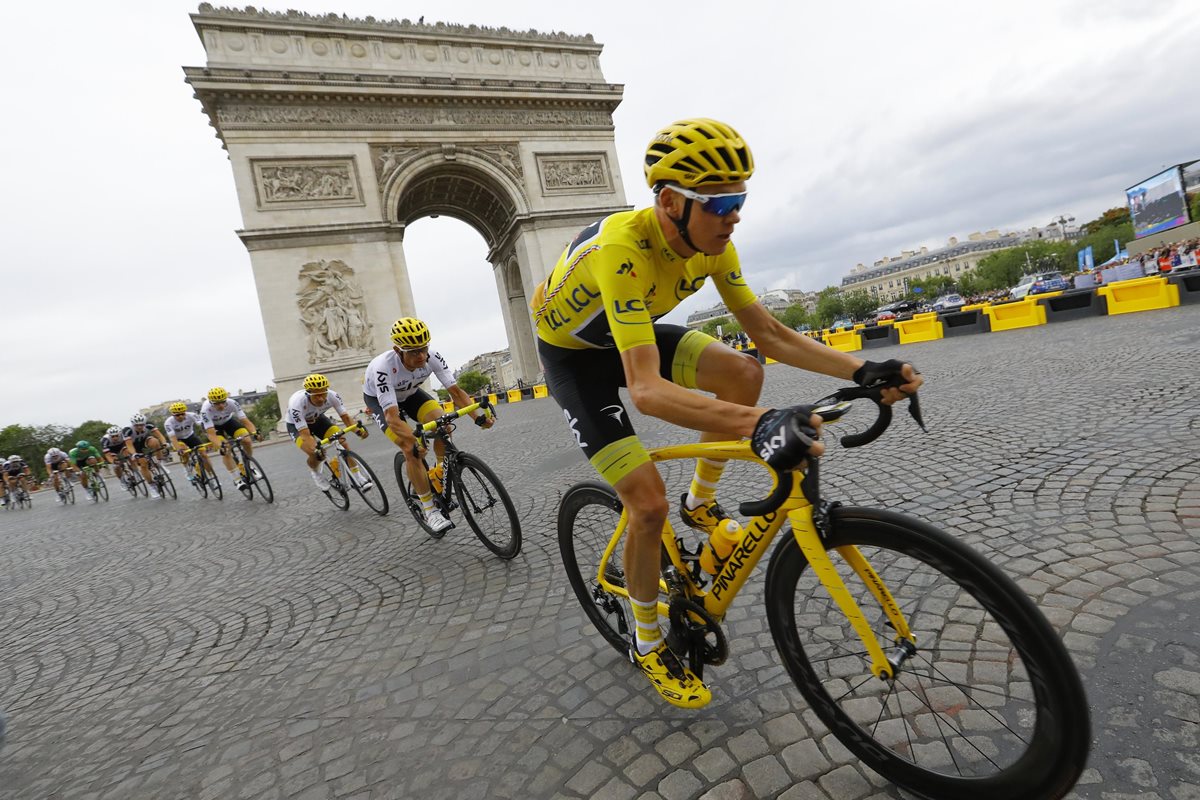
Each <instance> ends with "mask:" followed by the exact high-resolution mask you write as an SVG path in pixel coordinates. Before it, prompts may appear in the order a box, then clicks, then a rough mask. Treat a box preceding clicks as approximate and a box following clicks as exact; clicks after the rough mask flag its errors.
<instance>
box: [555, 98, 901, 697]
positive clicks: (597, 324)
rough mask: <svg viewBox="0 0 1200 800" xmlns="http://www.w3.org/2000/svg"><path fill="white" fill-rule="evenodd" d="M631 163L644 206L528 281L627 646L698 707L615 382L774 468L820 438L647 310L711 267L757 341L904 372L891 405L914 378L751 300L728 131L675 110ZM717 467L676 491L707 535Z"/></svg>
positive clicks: (857, 373)
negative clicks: (621, 592)
mask: <svg viewBox="0 0 1200 800" xmlns="http://www.w3.org/2000/svg"><path fill="white" fill-rule="evenodd" d="M644 170H645V175H646V181H647V183H648V184H649V186H650V188H651V189H652V190H653V191H654V195H655V202H654V205H653V206H651V207H649V208H644V209H641V210H638V211H625V212H620V213H617V214H613V215H611V216H609V217H606V218H605V219H602V220H600V221H598V222H596V223H593V224H592V225H590V226H588V227H587V228H586V229H584V230H583V231H582V232H581V233H580V234H579V235H578V236H577V237H576V238H575V240H574V241H572V242H571V243H570V244H569V245H568V246H567V248H566V250H565V251H564V252H563V254H562V256H561V257H560V258H559V260H558V263H557V264H556V265H555V267H554V269H553V270H552V271H551V274H550V276H549V277H548V278H547V280H546V281H545V283H544V284H542V285H541V286H540V287H539V288H538V290H537V292H536V293H535V296H534V301H533V312H534V320H535V322H536V324H537V332H538V354H539V355H540V357H541V362H542V367H543V369H544V371H545V375H546V383H547V386H548V387H549V389H550V393H551V394H552V395H553V397H554V398H555V400H556V401H557V402H558V404H559V405H560V406H561V407H562V409H563V414H564V416H565V417H566V420H567V424H568V426H569V427H570V429H571V432H572V434H573V435H574V437H575V442H576V444H578V445H579V446H580V448H581V449H582V450H583V451H584V454H585V455H586V456H587V457H588V459H589V460H590V461H591V463H592V465H593V466H594V467H595V468H596V469H597V471H599V472H600V474H601V475H602V476H603V477H604V478H605V480H607V481H608V482H609V483H611V484H612V485H613V488H614V489H616V491H617V494H618V496H619V497H620V498H621V502H622V503H623V504H624V506H625V508H626V509H627V510H628V512H629V523H628V535H627V537H626V545H625V553H624V567H625V580H626V586H627V588H628V590H629V595H630V606H631V608H632V611H633V617H634V621H635V623H636V624H635V626H634V628H635V635H634V637H633V641H631V643H630V659H631V660H632V661H633V662H634V663H635V664H637V665H638V666H639V667H640V669H641V670H642V672H643V673H644V674H645V675H646V676H647V677H648V678H649V679H650V681H651V683H652V684H653V685H654V687H655V688H656V689H657V690H658V692H659V694H660V695H662V697H663V698H664V699H665V700H667V701H668V702H669V703H672V704H673V705H677V706H681V707H684V708H699V707H701V706H704V705H705V704H707V703H708V702H709V700H710V699H711V697H712V694H711V692H710V691H709V689H708V687H707V686H705V685H704V684H703V682H702V681H700V679H699V678H697V677H696V675H695V674H693V673H692V672H691V670H689V669H687V668H686V667H684V666H683V664H682V663H681V662H680V661H679V659H678V658H677V657H676V656H675V655H674V654H673V653H672V652H671V651H670V648H669V647H668V646H667V644H666V642H665V641H664V640H663V637H662V632H661V630H660V629H659V627H658V617H657V600H658V570H659V536H660V534H661V532H662V529H663V524H664V522H665V521H666V517H667V514H668V512H669V506H668V503H667V498H666V487H665V485H664V484H663V481H662V478H661V476H660V475H659V474H658V470H657V469H656V468H655V467H654V465H653V464H651V462H650V458H649V456H648V454H647V453H646V449H645V447H643V446H642V444H641V442H639V441H638V439H637V436H636V435H635V433H634V431H633V426H632V425H631V424H630V422H629V417H628V413H627V412H626V409H625V406H624V404H623V403H622V402H621V399H620V396H619V395H618V393H617V389H618V387H620V386H625V387H628V389H629V395H630V398H631V399H632V400H633V403H634V405H635V406H636V407H637V409H638V410H639V411H641V412H642V413H644V414H648V415H650V416H655V417H658V418H660V419H663V420H666V421H667V422H671V423H674V424H676V425H682V426H684V427H688V428H693V429H695V430H697V431H701V432H702V433H701V436H700V439H701V441H724V440H728V439H731V438H740V437H746V436H749V437H751V441H752V444H753V446H754V448H755V451H756V452H757V453H759V455H761V456H762V457H763V458H764V460H766V461H767V463H768V464H770V465H771V466H774V467H776V468H790V467H793V466H795V465H796V464H798V463H800V461H801V460H802V459H803V458H804V456H805V455H806V454H808V453H811V454H813V455H820V454H821V453H822V452H823V446H822V445H821V443H820V442H819V441H817V440H818V438H819V434H820V418H819V417H817V416H815V415H813V414H812V408H811V407H809V406H795V407H792V408H788V409H764V408H759V407H757V406H756V404H757V402H758V397H759V393H760V391H761V389H762V383H763V370H762V367H761V366H760V364H759V363H758V361H757V360H756V359H754V358H752V357H749V356H747V355H746V354H744V353H739V352H737V351H735V350H733V349H732V348H730V347H728V346H726V345H724V344H721V343H720V342H718V341H717V340H715V339H713V338H712V337H711V336H708V335H707V334H705V333H702V332H700V331H696V330H688V329H686V328H683V327H680V326H677V325H666V324H662V323H658V322H656V320H657V319H658V318H659V317H661V316H662V315H664V314H666V313H667V312H668V311H670V310H671V309H672V308H674V307H675V306H677V305H678V304H679V303H680V302H682V301H683V300H685V299H686V298H687V297H689V296H690V295H692V294H694V293H695V292H696V291H698V290H699V289H700V287H701V286H703V285H704V282H705V281H706V280H708V279H709V278H711V279H712V280H714V281H715V282H716V286H717V291H718V292H719V293H720V295H721V298H722V300H724V301H725V304H726V306H728V308H729V310H730V311H731V312H732V313H733V315H734V317H736V318H737V320H738V322H739V323H740V324H741V326H742V328H743V329H744V330H745V331H746V333H747V335H749V336H750V338H751V339H753V340H754V343H755V344H756V345H757V346H758V349H759V351H760V352H762V353H763V354H764V355H767V356H770V357H771V358H774V359H776V360H777V361H781V362H783V363H785V364H790V365H792V366H795V367H799V368H801V369H807V370H811V371H813V372H820V373H823V374H825V375H831V376H833V377H837V378H842V379H846V380H854V381H856V382H858V383H861V384H863V385H869V384H873V383H876V382H879V381H882V380H889V379H893V378H897V377H898V378H900V379H901V380H902V382H903V383H902V385H901V386H900V387H899V388H898V389H888V390H886V391H885V397H884V399H885V402H889V403H892V402H896V401H897V400H900V399H901V398H903V397H905V396H907V394H908V393H911V392H915V391H916V390H917V388H918V387H919V386H920V385H921V382H922V380H921V377H920V376H919V375H918V374H917V372H916V370H915V369H914V368H913V366H912V365H911V364H907V363H902V362H899V361H895V360H891V361H886V362H882V363H878V364H877V363H874V362H864V361H863V360H862V359H860V358H856V357H855V356H853V355H850V354H848V353H841V352H839V351H837V350H834V349H832V348H829V347H826V346H825V345H823V344H821V343H820V342H817V341H815V340H813V339H809V338H808V337H805V336H802V335H800V334H799V333H796V332H795V331H793V330H791V329H790V328H788V327H787V326H786V325H783V324H782V323H780V322H779V321H778V320H776V319H775V318H774V317H773V316H771V314H770V313H769V312H768V311H767V310H766V309H765V308H764V307H763V306H762V305H761V304H760V303H759V302H758V300H757V299H756V297H755V295H754V293H753V292H752V291H751V290H750V289H749V287H748V286H747V284H746V281H745V280H744V279H743V277H742V271H741V266H740V264H739V261H738V257H737V251H736V250H735V249H734V247H733V244H732V242H731V241H730V237H731V236H732V234H733V229H734V227H735V226H736V225H737V223H738V222H739V221H740V220H741V216H740V211H741V208H742V206H743V205H744V203H745V200H746V181H747V179H749V178H750V176H751V175H752V174H753V172H754V159H753V156H752V155H751V153H750V148H749V147H748V146H747V145H746V143H745V142H744V141H743V140H742V138H741V136H739V135H738V133H737V131H735V130H734V129H733V128H731V127H729V126H728V125H725V124H723V123H721V122H717V121H716V120H711V119H687V120H681V121H679V122H676V123H673V124H672V125H669V126H667V127H666V128H663V129H662V130H661V131H659V132H658V133H657V134H656V135H655V136H654V138H653V139H652V140H651V142H650V144H649V146H648V147H647V149H646V157H645V165H644ZM689 389H700V390H702V391H705V392H710V393H712V394H714V395H715V396H716V397H715V398H711V397H708V396H706V395H702V394H699V393H697V392H693V391H688V390H689ZM724 467H725V462H723V461H714V460H709V459H701V460H699V461H698V462H697V464H696V472H695V475H694V477H693V480H692V484H691V487H690V489H689V491H688V493H687V494H686V495H684V496H683V498H681V501H680V515H681V516H682V518H683V520H684V521H685V522H686V523H687V524H688V525H690V526H692V527H694V528H697V529H698V530H701V531H703V532H705V533H708V534H710V535H711V534H712V532H713V531H715V530H717V529H718V528H720V527H722V526H724V525H726V524H728V515H727V514H726V513H725V512H724V510H722V509H721V507H720V505H719V504H718V503H717V502H716V499H715V496H716V486H717V481H718V480H719V479H720V477H721V472H722V470H723V469H724Z"/></svg>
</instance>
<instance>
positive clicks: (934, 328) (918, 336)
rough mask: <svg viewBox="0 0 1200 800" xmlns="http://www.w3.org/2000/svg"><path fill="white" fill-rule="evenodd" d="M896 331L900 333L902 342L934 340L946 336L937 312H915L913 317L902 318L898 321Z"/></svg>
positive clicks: (911, 342)
mask: <svg viewBox="0 0 1200 800" xmlns="http://www.w3.org/2000/svg"><path fill="white" fill-rule="evenodd" d="M896 333H898V334H899V335H900V344H913V343H915V342H932V341H934V340H935V339H941V338H942V337H943V336H944V333H943V331H942V323H941V320H939V319H938V317H937V314H936V313H934V312H929V313H927V314H915V315H914V316H913V318H912V319H902V320H900V321H899V322H897V323H896Z"/></svg>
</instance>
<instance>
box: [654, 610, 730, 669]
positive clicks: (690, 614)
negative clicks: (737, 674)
mask: <svg viewBox="0 0 1200 800" xmlns="http://www.w3.org/2000/svg"><path fill="white" fill-rule="evenodd" d="M667 615H668V617H669V619H670V621H671V637H670V638H671V639H674V640H676V641H677V642H679V643H680V644H682V645H683V646H684V647H685V648H686V649H687V651H688V653H689V654H690V653H692V652H693V651H696V652H698V654H699V656H700V661H701V662H702V663H704V664H708V665H710V666H713V667H719V666H720V665H722V664H724V663H725V659H726V658H728V657H729V641H728V640H727V639H726V638H725V631H724V630H723V629H722V628H721V624H720V623H719V622H717V620H716V619H715V618H714V617H713V616H712V614H709V613H708V611H706V610H705V609H704V606H702V605H700V604H699V603H697V602H696V601H694V600H689V599H687V598H685V597H677V598H675V599H674V600H672V601H671V604H670V606H668V608H667Z"/></svg>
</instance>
